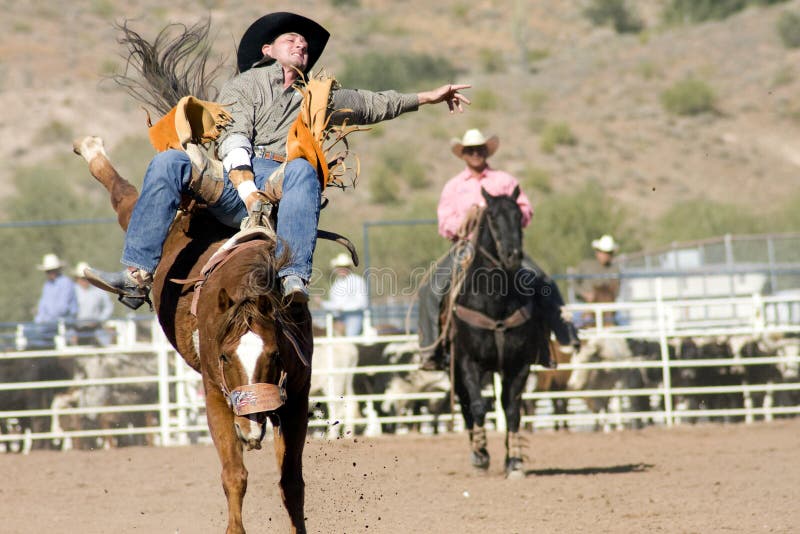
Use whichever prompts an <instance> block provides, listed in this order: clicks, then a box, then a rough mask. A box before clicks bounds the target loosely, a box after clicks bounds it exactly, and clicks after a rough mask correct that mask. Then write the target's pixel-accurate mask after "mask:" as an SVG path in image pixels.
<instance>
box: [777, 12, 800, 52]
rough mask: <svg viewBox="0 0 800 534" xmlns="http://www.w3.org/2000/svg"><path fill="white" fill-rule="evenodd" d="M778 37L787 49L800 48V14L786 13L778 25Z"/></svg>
mask: <svg viewBox="0 0 800 534" xmlns="http://www.w3.org/2000/svg"><path fill="white" fill-rule="evenodd" d="M776 26H777V30H778V35H780V37H781V42H782V43H783V46H785V47H786V48H798V47H800V13H796V12H791V11H785V12H783V13H781V16H780V17H778V22H777V23H776Z"/></svg>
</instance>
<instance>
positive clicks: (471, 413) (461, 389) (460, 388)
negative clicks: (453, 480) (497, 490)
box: [455, 357, 490, 471]
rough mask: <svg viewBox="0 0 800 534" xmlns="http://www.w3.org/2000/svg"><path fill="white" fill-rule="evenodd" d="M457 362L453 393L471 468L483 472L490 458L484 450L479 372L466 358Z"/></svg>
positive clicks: (483, 407)
mask: <svg viewBox="0 0 800 534" xmlns="http://www.w3.org/2000/svg"><path fill="white" fill-rule="evenodd" d="M457 362H459V365H458V367H457V369H456V374H457V376H456V380H455V391H456V395H458V399H459V403H460V404H461V414H462V415H463V416H464V423H465V425H466V427H467V430H468V432H469V443H470V447H471V449H472V466H473V467H475V468H476V469H480V470H484V471H485V470H487V469H489V460H490V458H489V451H488V450H487V448H486V446H487V440H486V427H485V426H484V425H485V424H486V402H485V401H484V400H483V397H482V396H481V380H480V370H479V369H478V368H477V366H476V365H474V364H473V363H472V362H471V361H469V359H468V358H466V357H461V358H459V359H458V360H457Z"/></svg>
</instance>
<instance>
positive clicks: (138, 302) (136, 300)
mask: <svg viewBox="0 0 800 534" xmlns="http://www.w3.org/2000/svg"><path fill="white" fill-rule="evenodd" d="M117 300H119V301H120V302H121V303H122V304H124V305H125V306H127V307H128V308H130V309H132V310H138V309H139V308H141V307H142V304H144V303H145V302H146V303H147V304H148V305H149V306H150V311H153V301H152V300H150V292H149V291H148V292H146V293H145V294H144V296H143V297H131V296H128V295H119V296H117Z"/></svg>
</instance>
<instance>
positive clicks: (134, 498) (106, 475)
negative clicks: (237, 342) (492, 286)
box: [0, 420, 800, 534]
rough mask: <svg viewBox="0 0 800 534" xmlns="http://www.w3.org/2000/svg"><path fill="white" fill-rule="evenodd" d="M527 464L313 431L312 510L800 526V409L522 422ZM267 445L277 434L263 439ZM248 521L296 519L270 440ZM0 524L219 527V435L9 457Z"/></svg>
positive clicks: (449, 439)
mask: <svg viewBox="0 0 800 534" xmlns="http://www.w3.org/2000/svg"><path fill="white" fill-rule="evenodd" d="M527 435H528V437H529V439H528V445H529V448H528V454H529V456H530V460H529V462H528V464H527V477H526V478H525V479H524V480H516V481H509V480H505V479H504V478H503V476H502V460H503V455H504V451H503V438H502V436H501V435H499V434H490V436H489V438H490V452H491V453H492V459H493V465H492V467H491V468H490V471H489V473H488V474H486V475H479V474H476V473H474V472H472V470H471V468H470V467H469V464H468V451H467V437H466V435H464V434H457V435H446V436H419V435H406V436H397V437H394V436H386V437H381V438H376V439H361V438H359V439H355V440H354V439H343V440H338V441H332V442H328V441H321V440H312V441H310V442H309V443H308V445H307V447H306V470H305V473H306V474H305V479H306V487H307V494H306V495H307V496H306V511H307V516H308V527H309V532H318V533H355V532H369V533H375V532H378V533H384V532H385V533H395V532H403V533H409V532H412V533H423V532H424V533H429V532H433V533H440V532H442V533H457V534H469V533H476V534H477V533H480V534H485V533H495V532H498V533H499V532H503V533H528V532H554V533H570V532H591V533H595V532H625V533H640V532H669V533H695V532H696V533H710V532H748V533H753V532H798V528H800V527H799V526H798V525H800V508H799V507H798V505H797V500H796V496H797V494H796V493H794V492H795V491H797V488H798V487H800V459H799V458H798V456H800V420H791V421H785V420H784V421H777V422H773V423H759V424H755V425H744V424H741V425H711V424H707V425H702V426H695V427H691V426H680V427H676V428H674V429H671V430H667V429H663V428H649V429H646V430H642V431H627V432H616V433H612V434H601V433H572V434H565V433H552V432H548V433H539V434H536V435H533V434H527ZM267 445H270V444H267ZM247 460H248V469H249V470H250V487H249V489H248V493H247V496H246V498H245V527H247V528H248V532H250V533H262V532H288V530H289V528H288V520H287V518H286V516H285V513H284V511H283V509H282V507H281V504H280V497H279V494H278V490H277V486H276V484H277V475H276V471H275V462H274V458H273V455H272V448H271V446H269V447H268V448H267V449H266V450H262V451H253V452H251V453H248V456H247ZM0 474H1V476H2V482H0V518H2V519H0V532H3V533H6V534H16V533H29V532H49V533H82V534H95V533H98V534H99V533H128V532H142V533H147V534H150V533H168V534H173V533H181V534H203V533H221V532H224V530H225V521H226V517H225V499H224V497H223V493H222V489H221V486H220V484H219V467H218V461H217V458H216V453H215V451H214V449H213V448H212V447H209V446H195V447H180V448H143V447H129V448H123V449H117V450H110V451H93V452H80V451H69V452H50V451H34V452H33V453H32V454H30V455H28V456H22V455H17V454H5V455H2V456H0Z"/></svg>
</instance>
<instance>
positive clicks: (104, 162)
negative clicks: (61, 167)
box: [72, 136, 139, 231]
mask: <svg viewBox="0 0 800 534" xmlns="http://www.w3.org/2000/svg"><path fill="white" fill-rule="evenodd" d="M72 151H73V152H75V153H76V154H78V155H79V156H82V157H83V159H85V160H86V162H87V163H88V164H89V172H90V173H91V175H92V176H94V177H95V179H96V180H97V181H98V182H100V183H101V184H103V187H105V188H106V190H107V191H108V193H109V195H110V197H111V207H112V208H114V211H115V212H116V214H117V221H119V225H120V226H121V227H122V229H123V230H125V231H127V230H128V222H129V221H130V219H131V213H133V207H134V206H135V205H136V200H137V199H138V198H139V192H138V191H137V190H136V188H135V187H134V186H133V185H131V183H130V182H128V181H127V180H126V179H125V178H123V177H122V176H120V174H119V173H118V172H117V170H116V169H115V168H114V165H112V163H111V160H110V159H109V158H108V154H107V153H106V150H105V147H104V146H103V140H102V139H101V138H100V137H94V136H87V137H82V138H79V139H75V140H74V141H73V142H72Z"/></svg>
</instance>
